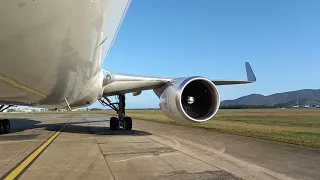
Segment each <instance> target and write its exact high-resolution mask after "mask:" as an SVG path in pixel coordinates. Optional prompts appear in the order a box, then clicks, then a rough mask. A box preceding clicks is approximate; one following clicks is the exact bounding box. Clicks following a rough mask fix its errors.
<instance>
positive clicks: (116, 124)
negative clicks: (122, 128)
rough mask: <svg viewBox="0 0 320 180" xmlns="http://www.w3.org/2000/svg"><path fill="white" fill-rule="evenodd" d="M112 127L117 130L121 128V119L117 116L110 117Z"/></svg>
mask: <svg viewBox="0 0 320 180" xmlns="http://www.w3.org/2000/svg"><path fill="white" fill-rule="evenodd" d="M110 129H111V130H112V131H117V130H118V129H119V119H118V118H116V117H111V118H110Z"/></svg>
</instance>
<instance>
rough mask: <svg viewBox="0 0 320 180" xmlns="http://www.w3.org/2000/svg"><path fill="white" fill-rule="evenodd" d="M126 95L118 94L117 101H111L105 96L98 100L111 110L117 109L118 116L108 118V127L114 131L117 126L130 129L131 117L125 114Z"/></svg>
mask: <svg viewBox="0 0 320 180" xmlns="http://www.w3.org/2000/svg"><path fill="white" fill-rule="evenodd" d="M125 99H126V97H125V95H124V94H120V95H119V96H118V100H119V102H118V103H112V102H111V101H110V100H109V99H108V98H107V97H104V99H99V102H100V103H101V104H102V105H104V106H109V107H110V108H112V109H113V110H115V111H117V113H118V118H116V117H111V118H110V129H111V130H113V131H116V130H118V129H119V127H123V128H124V129H125V130H132V119H131V117H128V116H126V109H125V107H126V100H125Z"/></svg>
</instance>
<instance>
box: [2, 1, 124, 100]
mask: <svg viewBox="0 0 320 180" xmlns="http://www.w3.org/2000/svg"><path fill="white" fill-rule="evenodd" d="M128 2H129V0H98V1H74V0H72V1H71V0H54V1H53V0H51V1H50V0H49V1H19V2H17V1H0V27H1V28H0V93H1V94H0V103H1V102H2V103H3V102H5V101H6V102H9V101H14V102H20V103H22V104H31V105H34V106H38V105H59V104H61V103H62V104H64V103H65V98H67V99H68V101H69V102H70V103H72V102H75V101H77V100H78V99H79V98H82V96H83V95H82V94H85V92H88V91H89V88H90V87H88V85H87V84H88V82H89V81H90V80H91V79H92V78H94V77H95V76H97V74H98V73H99V72H100V71H101V66H102V63H103V58H104V56H105V55H106V53H107V51H108V50H109V48H110V46H111V44H112V41H113V37H114V36H115V34H116V29H117V28H118V26H119V21H121V19H122V14H123V13H124V11H125V9H126V6H127V5H128ZM118 11H119V12H118ZM117 23H118V24H117ZM101 88H102V87H101Z"/></svg>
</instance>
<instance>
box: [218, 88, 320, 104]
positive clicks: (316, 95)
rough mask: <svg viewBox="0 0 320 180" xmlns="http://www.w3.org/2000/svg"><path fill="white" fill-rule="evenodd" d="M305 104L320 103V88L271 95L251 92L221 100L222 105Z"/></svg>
mask: <svg viewBox="0 0 320 180" xmlns="http://www.w3.org/2000/svg"><path fill="white" fill-rule="evenodd" d="M297 102H298V104H299V105H303V106H304V105H305V103H314V104H320V89H303V90H298V91H289V92H284V93H276V94H272V95H269V96H264V95H261V94H251V95H248V96H243V97H240V98H237V99H235V100H226V101H222V102H221V106H230V105H266V106H275V105H278V104H286V106H289V105H290V106H291V105H296V104H297Z"/></svg>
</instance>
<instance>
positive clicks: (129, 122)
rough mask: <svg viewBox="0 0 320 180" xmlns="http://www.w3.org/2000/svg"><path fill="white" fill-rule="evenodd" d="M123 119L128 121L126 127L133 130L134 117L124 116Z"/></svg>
mask: <svg viewBox="0 0 320 180" xmlns="http://www.w3.org/2000/svg"><path fill="white" fill-rule="evenodd" d="M123 120H124V121H125V123H126V127H125V129H126V130H127V131H130V130H132V118H131V117H127V116H126V117H124V118H123Z"/></svg>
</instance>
